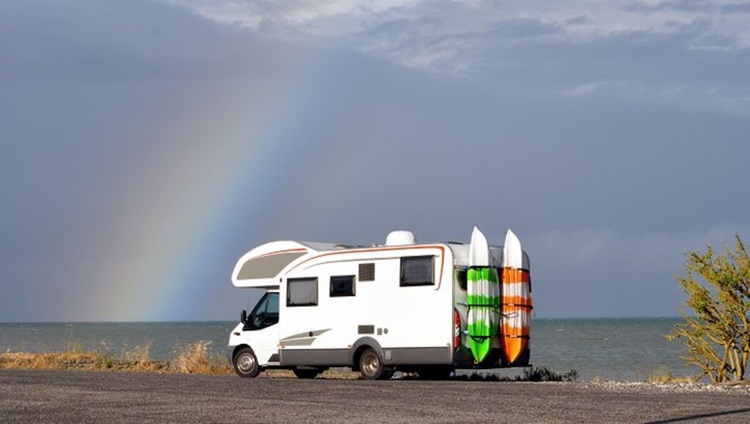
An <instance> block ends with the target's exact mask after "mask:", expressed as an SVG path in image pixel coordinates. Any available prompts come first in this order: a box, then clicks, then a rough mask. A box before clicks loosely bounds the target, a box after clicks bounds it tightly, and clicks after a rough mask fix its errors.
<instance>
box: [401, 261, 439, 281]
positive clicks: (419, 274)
mask: <svg viewBox="0 0 750 424" xmlns="http://www.w3.org/2000/svg"><path fill="white" fill-rule="evenodd" d="M432 259H433V257H432V256H412V257H406V258H401V286H402V287H403V286H427V285H433V284H434V281H433V278H432V269H433V264H432V262H433V261H432Z"/></svg>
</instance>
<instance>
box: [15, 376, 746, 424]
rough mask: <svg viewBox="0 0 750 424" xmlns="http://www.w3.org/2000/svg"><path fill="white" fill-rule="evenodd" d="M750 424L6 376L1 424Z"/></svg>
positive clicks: (573, 404)
mask: <svg viewBox="0 0 750 424" xmlns="http://www.w3.org/2000/svg"><path fill="white" fill-rule="evenodd" d="M177 421H179V422H183V423H185V422H201V423H205V422H230V421H238V422H263V423H275V422H278V423H289V422H327V423H328V422H331V423H348V422H368V423H371V422H381V423H391V422H393V423H396V422H398V423H437V422H446V423H460V422H493V423H512V422H533V423H566V422H570V423H603V422H607V423H637V422H640V423H647V422H651V423H681V422H715V423H748V422H750V389H748V388H747V387H744V388H715V387H695V386H692V387H679V386H669V387H666V386H653V385H648V384H628V383H518V382H469V381H440V382H429V381H406V380H391V381H361V380H324V379H316V380H298V379H294V378H283V379H272V378H257V379H252V380H248V379H242V378H239V377H235V376H203V375H176V374H148V373H126V372H120V373H114V372H76V371H28V370H23V371H17V370H0V422H2V423H20V422H24V423H26V422H57V423H79V422H91V423H93V422H96V423H106V422H139V423H141V422H142V423H148V422H159V423H162V422H177Z"/></svg>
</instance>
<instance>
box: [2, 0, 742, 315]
mask: <svg viewBox="0 0 750 424" xmlns="http://www.w3.org/2000/svg"><path fill="white" fill-rule="evenodd" d="M748 134H750V3H748V2H741V1H723V0H715V1H700V0H685V1H681V0H669V1H661V0H644V1H618V0H615V1H608V2H589V1H580V0H570V1H565V2H526V1H504V2H495V1H483V0H476V1H464V2H457V1H445V0H442V1H425V0H404V1H396V0H383V1H378V0H369V1H367V0H362V1H358V0H332V1H326V0H316V1H306V0H295V1H287V2H276V1H263V0H261V1H243V0H231V1H229V0H180V1H178V0H106V1H102V0H71V1H66V2H58V1H52V0H3V1H2V2H0V199H2V207H1V208H0V290H1V292H0V293H1V295H0V322H48V321H54V322H57V321H65V322H68V321H185V320H197V321H203V320H234V319H237V317H238V315H239V310H240V309H243V308H247V307H248V305H252V303H254V302H255V300H256V299H257V298H258V296H259V293H258V291H257V290H241V289H236V288H234V287H233V286H232V284H231V282H230V274H231V272H232V269H233V267H234V264H235V262H236V261H237V259H239V257H240V256H241V255H242V254H243V253H245V252H246V251H248V250H250V249H252V248H253V247H255V246H257V245H260V244H262V243H265V242H268V241H273V240H301V241H320V242H339V243H349V244H362V245H371V244H374V243H384V241H385V237H386V235H387V234H388V232H390V231H392V230H411V231H413V232H414V233H415V235H416V237H417V239H418V240H419V241H420V242H437V241H441V240H456V241H463V242H468V241H469V238H470V234H471V230H472V228H473V227H474V226H478V227H479V228H480V229H481V230H482V231H483V232H484V233H485V235H486V236H487V238H488V239H489V241H490V243H494V244H501V243H502V241H503V237H504V234H505V232H506V230H507V229H508V228H511V229H513V231H514V232H515V233H516V234H517V235H518V236H519V238H520V239H521V242H522V243H523V246H524V249H525V250H526V251H527V252H528V254H529V256H530V258H531V267H532V270H531V274H532V281H533V288H534V300H535V316H536V317H537V318H557V317H562V318H565V317H650V316H676V315H678V314H679V312H680V307H681V304H682V302H684V296H683V295H682V292H681V290H680V287H679V285H678V284H677V282H676V280H675V275H681V274H682V272H683V271H682V270H683V267H684V263H685V256H684V255H685V253H686V252H688V251H693V250H702V249H705V246H706V245H707V244H711V245H714V246H720V245H721V243H732V241H733V237H734V235H735V234H738V235H740V236H741V237H744V238H745V239H746V240H748V241H750V213H748V212H749V211H750V197H748V196H747V193H748V191H747V184H748V181H750V166H749V165H750V163H749V161H748V158H750V142H749V141H750V140H748Z"/></svg>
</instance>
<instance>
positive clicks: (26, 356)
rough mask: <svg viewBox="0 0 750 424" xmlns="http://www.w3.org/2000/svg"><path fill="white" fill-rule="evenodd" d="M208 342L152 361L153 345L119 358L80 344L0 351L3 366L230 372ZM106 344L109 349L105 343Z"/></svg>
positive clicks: (194, 372)
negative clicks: (45, 350)
mask: <svg viewBox="0 0 750 424" xmlns="http://www.w3.org/2000/svg"><path fill="white" fill-rule="evenodd" d="M209 344H210V342H206V341H198V342H195V343H191V344H186V345H184V346H181V347H179V349H177V350H176V351H175V359H174V361H171V362H165V361H154V360H152V359H151V357H150V350H151V346H150V344H145V345H143V346H136V347H135V348H134V349H133V350H132V351H127V352H123V353H122V355H120V356H119V357H114V356H112V355H110V354H109V353H102V352H100V351H97V350H89V351H86V350H84V349H82V348H81V347H80V345H77V344H71V345H69V346H68V348H67V350H65V351H64V352H53V353H27V352H6V353H0V368H15V369H37V370H84V371H135V372H172V373H187V374H231V373H232V368H231V367H229V365H227V364H226V360H224V359H223V358H213V357H211V356H210V355H209V352H208V345H209ZM103 345H104V346H105V348H106V344H105V343H103ZM106 350H107V349H105V351H106Z"/></svg>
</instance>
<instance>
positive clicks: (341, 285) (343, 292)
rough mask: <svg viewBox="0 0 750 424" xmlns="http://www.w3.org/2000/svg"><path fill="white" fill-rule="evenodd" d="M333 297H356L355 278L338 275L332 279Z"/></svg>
mask: <svg viewBox="0 0 750 424" xmlns="http://www.w3.org/2000/svg"><path fill="white" fill-rule="evenodd" d="M330 293H331V297H341V296H354V294H355V293H354V276H353V275H338V276H334V277H331V292H330Z"/></svg>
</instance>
